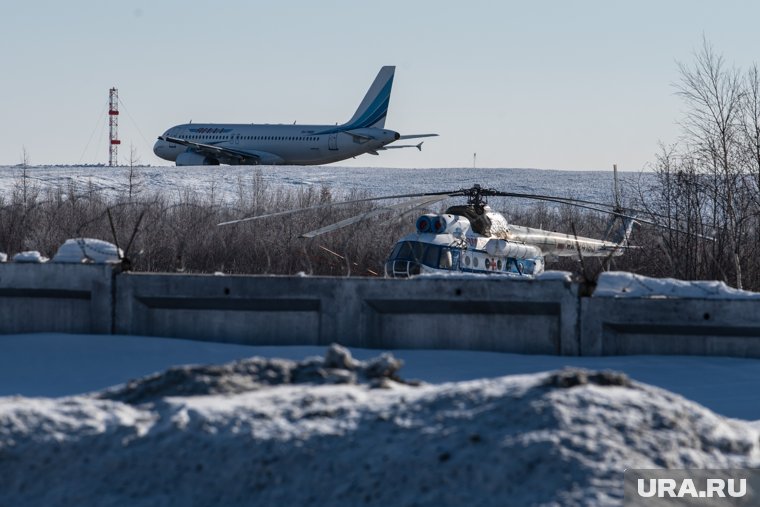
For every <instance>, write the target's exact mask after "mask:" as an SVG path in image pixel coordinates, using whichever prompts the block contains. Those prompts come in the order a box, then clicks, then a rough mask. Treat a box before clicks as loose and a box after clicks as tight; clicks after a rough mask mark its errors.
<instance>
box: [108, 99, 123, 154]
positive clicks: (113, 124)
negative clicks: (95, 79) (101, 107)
mask: <svg viewBox="0 0 760 507" xmlns="http://www.w3.org/2000/svg"><path fill="white" fill-rule="evenodd" d="M108 127H109V133H110V135H109V142H108V165H109V166H111V167H113V166H115V165H118V159H119V157H118V149H119V145H120V144H121V141H119V90H118V89H117V88H115V87H114V88H111V89H110V90H109V91H108Z"/></svg>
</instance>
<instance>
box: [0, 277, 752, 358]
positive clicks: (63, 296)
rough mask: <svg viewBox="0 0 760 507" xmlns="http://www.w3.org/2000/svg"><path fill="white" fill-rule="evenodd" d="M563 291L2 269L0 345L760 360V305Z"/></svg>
mask: <svg viewBox="0 0 760 507" xmlns="http://www.w3.org/2000/svg"><path fill="white" fill-rule="evenodd" d="M578 294H579V286H578V285H577V284H571V283H569V282H566V281H563V280H509V281H506V280H503V279H500V278H495V277H494V278H455V277H452V278H416V279H411V280H395V279H392V280H386V279H374V278H373V279H368V278H318V277H272V276H213V275H179V274H139V273H119V272H118V268H115V267H112V266H108V265H79V264H73V265H72V264H16V263H9V264H0V334H10V333H29V332H65V333H96V334H109V333H118V334H135V335H147V336H164V337H176V338H189V339H194V340H208V341H221V342H231V343H243V344H251V345H327V344H329V343H332V342H339V343H342V344H344V345H347V346H353V347H364V348H378V349H398V348H421V349H424V348H429V349H462V350H484V351H500V352H516V353H527V354H552V355H578V354H580V355H587V356H597V355H627V354H684V355H723V356H734V357H756V358H760V301H757V300H755V301H751V300H714V299H713V300H711V299H645V298H604V297H593V298H585V297H584V298H581V297H579V295H578Z"/></svg>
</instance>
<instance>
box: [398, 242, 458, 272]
mask: <svg viewBox="0 0 760 507" xmlns="http://www.w3.org/2000/svg"><path fill="white" fill-rule="evenodd" d="M389 260H402V261H411V262H416V263H418V264H424V265H425V266H429V267H431V268H436V269H456V268H457V267H458V266H457V264H458V262H459V251H458V250H452V249H451V248H448V247H442V246H440V245H431V244H430V243H421V242H419V241H403V242H401V243H398V244H396V247H395V248H394V249H393V252H392V253H391V255H390V259H389Z"/></svg>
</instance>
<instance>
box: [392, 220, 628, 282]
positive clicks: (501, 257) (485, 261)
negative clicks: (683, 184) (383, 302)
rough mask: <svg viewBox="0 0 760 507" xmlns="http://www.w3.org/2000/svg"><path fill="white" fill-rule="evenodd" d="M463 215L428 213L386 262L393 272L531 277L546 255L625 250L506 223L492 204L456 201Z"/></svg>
mask: <svg viewBox="0 0 760 507" xmlns="http://www.w3.org/2000/svg"><path fill="white" fill-rule="evenodd" d="M447 211H456V212H458V213H462V214H463V215H457V214H452V213H444V214H440V215H436V214H426V215H422V216H421V217H419V219H417V230H416V231H415V232H414V233H412V234H408V235H406V236H404V237H403V238H401V239H400V240H399V241H398V242H397V243H396V245H395V247H394V249H393V251H392V252H391V254H390V256H389V257H388V260H387V261H386V263H385V274H386V276H389V277H402V278H405V277H409V276H415V275H419V274H425V273H451V272H461V273H483V274H498V275H504V276H509V277H523V278H532V277H533V276H535V275H538V274H540V273H542V272H543V271H544V263H545V261H544V257H545V256H550V257H568V256H578V255H579V253H580V255H584V256H596V257H599V256H611V255H621V254H622V253H623V249H621V248H620V245H619V244H618V243H614V242H611V241H604V240H600V239H593V238H585V237H581V236H574V235H569V234H563V233H558V232H552V231H545V230H543V229H534V228H530V227H523V226H519V225H511V224H508V223H507V220H506V218H504V216H503V215H501V214H500V213H495V212H493V211H491V210H490V208H488V207H487V206H485V207H484V208H482V209H481V210H480V211H477V212H476V211H475V210H474V209H473V208H471V207H464V206H458V207H452V208H450V209H449V210H447Z"/></svg>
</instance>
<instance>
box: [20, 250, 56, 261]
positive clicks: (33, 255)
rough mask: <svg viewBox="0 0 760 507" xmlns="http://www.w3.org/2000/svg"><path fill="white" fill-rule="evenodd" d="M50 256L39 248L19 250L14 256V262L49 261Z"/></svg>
mask: <svg viewBox="0 0 760 507" xmlns="http://www.w3.org/2000/svg"><path fill="white" fill-rule="evenodd" d="M47 261H48V258H47V257H45V256H43V255H42V254H41V253H39V252H38V251H37V250H29V251H26V252H19V253H17V254H16V255H14V256H13V262H27V263H30V264H40V263H42V262H47Z"/></svg>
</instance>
